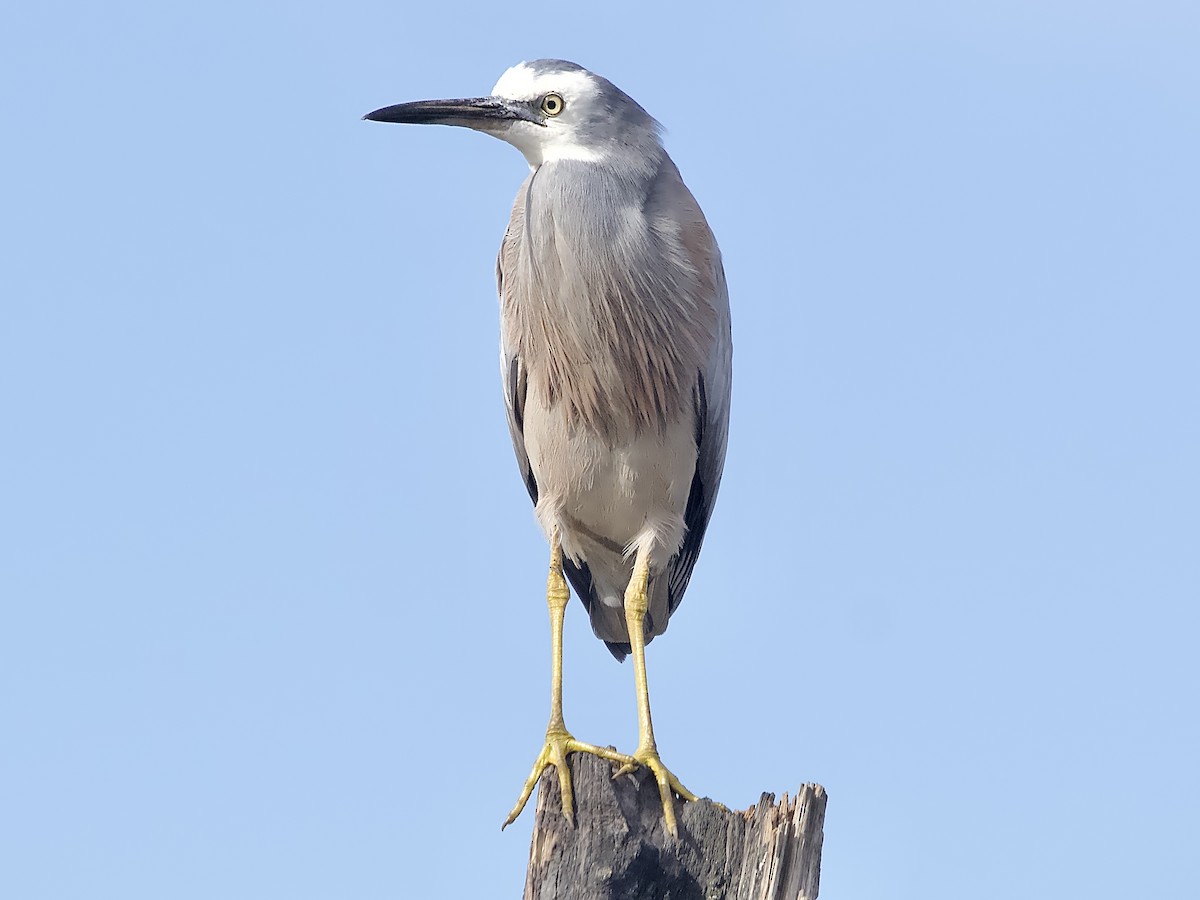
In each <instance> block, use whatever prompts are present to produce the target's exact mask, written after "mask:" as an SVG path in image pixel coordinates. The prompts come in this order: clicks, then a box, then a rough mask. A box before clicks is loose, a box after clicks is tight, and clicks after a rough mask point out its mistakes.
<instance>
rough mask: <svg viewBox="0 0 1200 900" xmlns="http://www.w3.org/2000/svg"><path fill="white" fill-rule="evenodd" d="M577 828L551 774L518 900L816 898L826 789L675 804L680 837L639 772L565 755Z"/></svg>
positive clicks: (545, 779)
mask: <svg viewBox="0 0 1200 900" xmlns="http://www.w3.org/2000/svg"><path fill="white" fill-rule="evenodd" d="M569 760H570V765H571V772H572V775H573V778H574V785H575V822H576V824H575V827H574V828H572V827H571V826H570V825H569V824H568V823H567V821H566V819H565V818H564V817H563V814H562V799H561V795H560V794H559V790H558V778H557V775H556V774H555V772H554V770H553V769H550V770H548V771H547V772H546V773H545V774H543V775H542V780H541V781H540V782H539V784H538V799H537V821H536V822H535V823H534V828H533V841H532V844H531V846H530V849H529V872H528V874H527V875H526V878H525V900H815V898H816V896H817V888H818V885H819V882H820V876H821V841H822V839H823V831H822V826H823V824H824V821H825V790H824V788H822V787H821V786H820V785H817V784H806V785H804V786H802V787H801V788H800V791H799V793H797V795H796V797H795V798H794V799H791V800H789V799H788V797H787V795H786V794H785V795H784V798H783V800H782V801H781V802H780V803H776V802H775V798H774V796H772V795H771V794H763V796H762V799H761V800H760V801H759V803H758V805H757V806H755V807H753V808H751V809H748V810H746V811H745V812H731V811H730V810H727V809H725V807H723V806H721V805H720V804H717V803H713V802H712V801H709V800H700V801H699V802H696V803H679V804H678V805H677V807H676V812H677V813H678V815H679V831H680V836H679V840H675V839H673V838H671V837H670V836H669V835H668V834H667V833H666V831H665V829H664V828H663V822H662V802H661V801H660V800H659V796H658V787H657V785H655V783H654V779H653V777H652V776H651V775H650V774H649V773H648V772H646V771H645V770H644V769H641V770H638V771H637V772H635V773H633V774H632V775H625V776H622V777H621V778H618V779H613V777H612V773H613V767H612V766H611V765H609V764H608V763H607V762H605V761H604V760H602V759H598V758H597V757H594V756H589V755H586V754H580V753H576V754H572V755H571V756H570V757H569Z"/></svg>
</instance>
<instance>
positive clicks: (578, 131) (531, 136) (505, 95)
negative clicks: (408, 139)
mask: <svg viewBox="0 0 1200 900" xmlns="http://www.w3.org/2000/svg"><path fill="white" fill-rule="evenodd" d="M364 118H366V119H370V120H372V121H374V122H406V123H411V124H418V125H461V126H464V127H466V128H473V129H475V130H476V131H482V132H484V133H486V134H490V135H492V136H493V137H498V138H500V140H502V141H507V142H508V143H510V144H512V145H513V146H514V147H516V148H517V149H518V150H520V151H521V152H522V153H523V154H524V155H525V158H526V160H528V161H529V165H530V166H531V167H533V168H535V169H536V168H537V167H538V166H540V165H542V164H543V163H547V162H554V161H557V160H578V161H582V162H600V161H603V160H605V159H609V158H611V157H613V156H615V155H621V154H626V155H629V154H641V155H643V156H645V155H648V154H650V153H652V152H653V151H656V150H660V149H661V144H660V143H659V128H658V123H657V122H655V121H654V119H653V118H651V117H650V115H649V114H648V113H647V112H646V111H645V110H644V109H642V108H641V106H639V105H638V104H637V102H635V101H634V100H633V99H632V98H631V97H630V96H629V95H628V94H626V93H625V92H624V91H622V90H621V89H620V88H618V87H617V86H616V85H614V84H613V83H612V82H611V81H609V80H608V79H607V78H602V77H601V76H599V75H596V74H595V73H593V72H589V71H588V70H587V69H585V68H583V67H582V66H578V65H576V64H575V63H571V62H566V61H565V60H561V59H539V60H534V61H533V62H523V63H518V64H517V65H515V66H513V67H512V68H511V69H509V70H508V71H507V72H505V73H504V74H503V75H502V76H500V80H499V81H497V82H496V86H495V87H494V88H492V93H491V96H489V97H473V98H469V99H464V100H418V101H415V102H413V103H400V104H397V105H396V106H386V107H384V108H383V109H377V110H375V111H374V112H370V113H367V115H366V116H364Z"/></svg>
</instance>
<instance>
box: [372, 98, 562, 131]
mask: <svg viewBox="0 0 1200 900" xmlns="http://www.w3.org/2000/svg"><path fill="white" fill-rule="evenodd" d="M363 118H364V119H370V120H371V121H372V122H402V123H406V124H410V125H462V126H464V127H466V128H475V129H478V130H481V131H489V130H492V129H496V128H498V127H503V126H504V125H505V124H506V123H508V122H516V121H525V122H533V123H534V124H536V125H541V124H543V123H542V122H541V120H540V119H539V118H538V117H537V116H536V115H535V114H534V112H533V109H532V107H531V106H528V105H525V104H521V103H515V102H513V101H511V100H502V99H500V98H498V97H471V98H469V99H466V100H417V101H415V102H413V103H397V104H396V105H395V106H385V107H384V108H383V109H377V110H375V111H374V112H369V113H367V114H366V115H365V116H363Z"/></svg>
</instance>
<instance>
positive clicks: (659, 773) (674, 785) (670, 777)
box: [613, 745, 699, 838]
mask: <svg viewBox="0 0 1200 900" xmlns="http://www.w3.org/2000/svg"><path fill="white" fill-rule="evenodd" d="M638 766H645V767H646V768H647V769H649V770H650V771H651V772H652V773H653V775H654V780H655V781H656V782H658V795H659V796H660V797H661V798H662V807H663V824H664V825H666V828H667V833H668V834H670V835H671V837H673V838H678V837H679V825H678V824H677V822H676V821H675V800H674V796H673V795H675V794H678V795H679V799H680V800H683V801H685V802H686V801H692V800H697V799H699V798H698V797H697V796H696V795H695V794H693V793H692V792H691V791H689V790H688V789H687V788H685V787H684V786H683V785H682V784H681V783H680V781H679V779H678V778H676V777H675V775H674V773H673V772H672V771H671V770H670V769H668V768H667V767H666V766H664V765H663V761H662V758H661V757H660V756H659V755H658V750H657V749H655V747H654V746H653V745H651V746H649V747H638V748H637V749H636V750H635V751H633V758H632V759H631V760H630V761H629V762H627V763H625V765H623V766H621V768H620V769H618V770H617V773H616V775H614V776H613V777H614V778H617V777H618V776H621V775H627V774H629V773H630V772H632V771H633V770H634V769H636V768H637V767H638Z"/></svg>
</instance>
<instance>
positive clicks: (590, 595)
mask: <svg viewBox="0 0 1200 900" xmlns="http://www.w3.org/2000/svg"><path fill="white" fill-rule="evenodd" d="M618 571H620V570H618ZM563 572H564V573H565V574H566V576H567V580H568V581H570V582H571V586H572V587H573V588H574V589H575V593H576V595H578V597H579V599H580V600H582V601H583V606H584V608H585V609H586V610H587V612H588V617H589V618H590V619H591V622H592V631H593V632H594V633H595V635H596V637H598V638H600V640H602V641H604V643H605V646H607V647H608V652H609V653H611V654H612V655H613V657H614V658H615V659H616V660H617V662H624V661H625V657H626V656H628V655H629V654H630V653H631V652H632V650H633V648H632V647H631V646H630V644H629V629H628V626H626V624H625V610H624V608H623V607H621V606H619V605H617V606H614V605H611V604H609V603H605V602H604V601H603V600H602V599H601V597H602V596H604V594H605V593H607V594H608V595H609V596H614V597H621V596H623V594H624V587H623V586H622V587H620V588H617V587H616V585H612V586H609V585H604V584H600V585H598V584H597V580H596V579H595V578H594V577H593V576H592V570H591V568H589V566H588V564H587V563H585V562H582V561H580V562H576V561H575V560H573V559H571V558H570V557H564V559H563ZM632 574H633V573H632V571H628V572H625V573H624V579H625V580H628V579H629V578H630V576H631V575H632ZM606 589H607V590H606ZM648 590H649V593H650V609H649V610H648V611H647V612H646V627H645V630H646V643H647V644H648V643H650V642H651V641H652V640H654V638H655V636H657V635H660V634H662V633H663V632H664V631H666V630H667V619H668V618H669V617H670V615H671V612H670V594H669V590H668V585H667V579H666V578H665V577H663V576H661V575H660V576H651V578H650V585H649V588H648Z"/></svg>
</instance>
